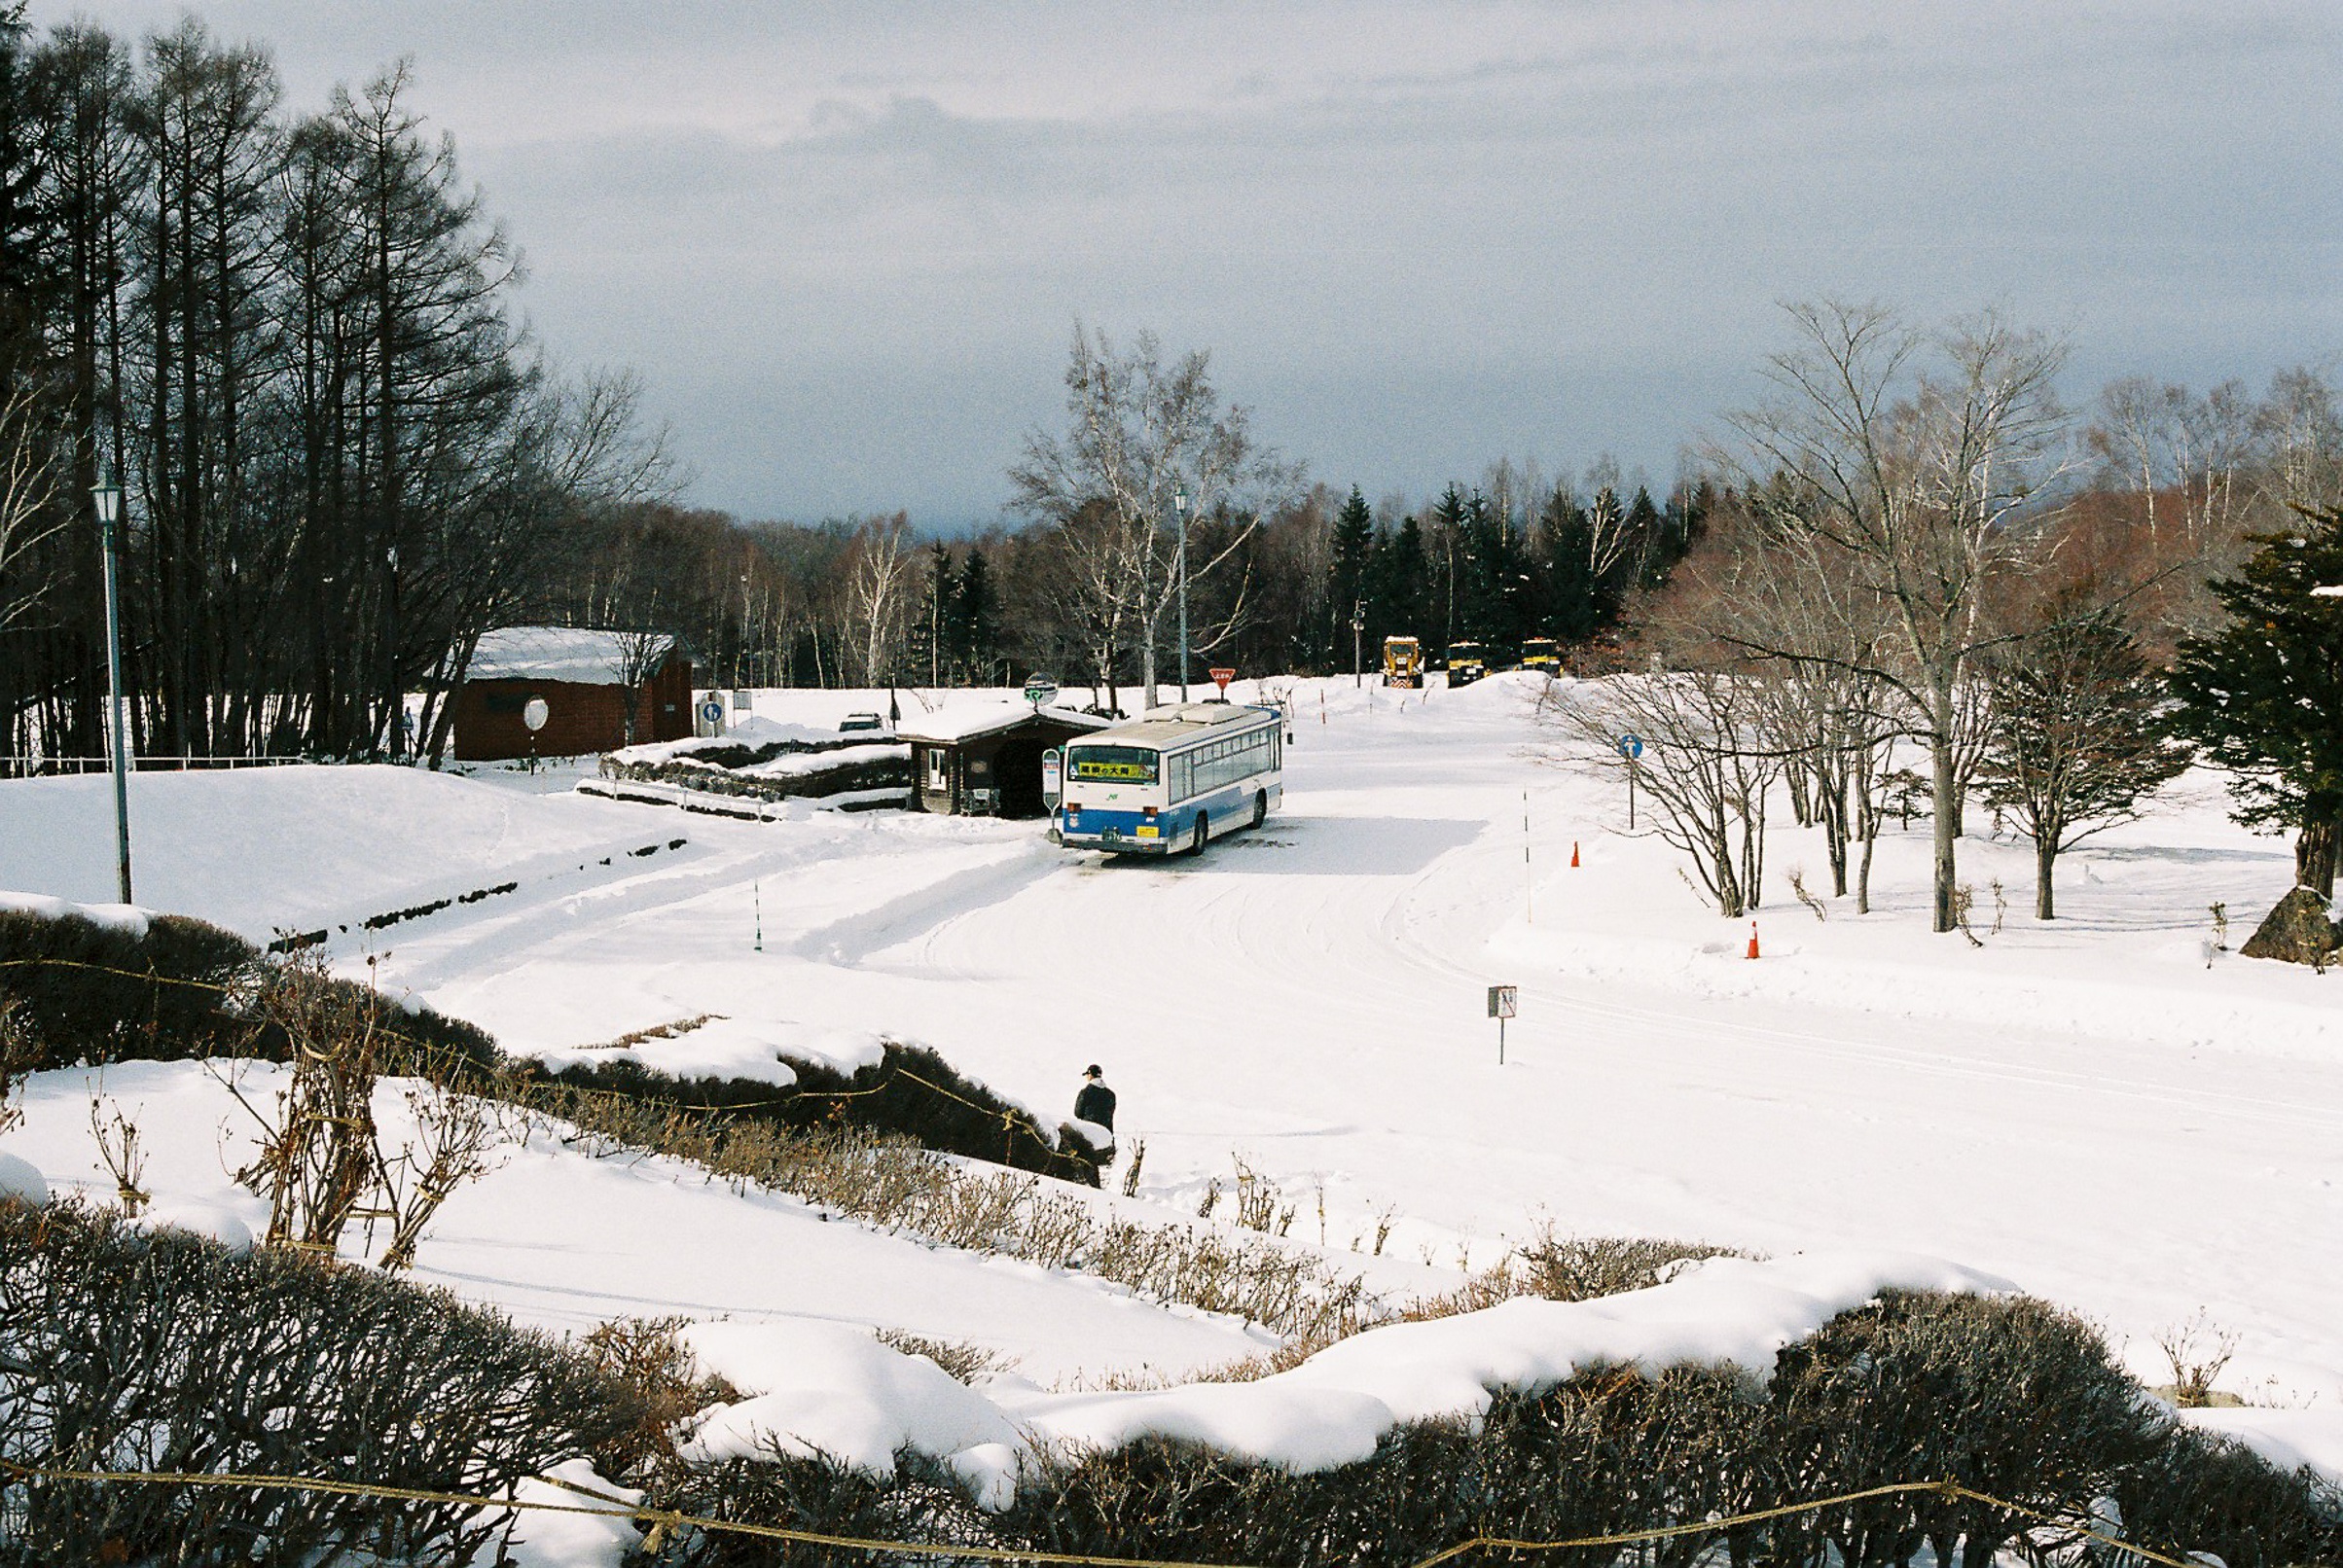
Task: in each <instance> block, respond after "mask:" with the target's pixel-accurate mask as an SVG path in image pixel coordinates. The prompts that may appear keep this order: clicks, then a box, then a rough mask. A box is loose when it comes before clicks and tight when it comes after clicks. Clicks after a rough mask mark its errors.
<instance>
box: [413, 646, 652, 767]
mask: <svg viewBox="0 0 2343 1568" xmlns="http://www.w3.org/2000/svg"><path fill="white" fill-rule="evenodd" d="M630 674H632V675H634V676H636V677H637V679H636V682H635V684H634V686H633V688H632V691H631V693H630V690H629V684H628V676H629V675H630ZM630 695H631V696H632V699H633V702H634V736H633V738H634V740H635V741H636V742H638V743H639V742H642V741H651V740H682V739H684V738H686V737H687V736H689V735H690V734H691V733H692V660H691V658H690V656H689V655H688V654H686V653H685V652H684V651H683V648H682V646H681V645H680V644H678V643H677V642H676V641H675V639H674V638H672V637H667V636H649V635H647V634H645V633H641V632H631V631H594V630H589V629H587V628H585V627H582V626H506V627H504V628H502V629H501V630H497V631H491V632H489V633H487V635H486V636H484V637H482V638H481V639H480V646H479V647H478V648H477V649H475V650H474V651H473V654H472V662H471V665H470V667H469V669H468V670H467V671H466V673H465V677H464V684H463V685H462V686H461V687H460V688H458V689H457V691H456V694H455V698H454V701H455V724H454V729H455V734H454V752H455V758H456V760H457V761H458V762H500V761H503V760H505V759H508V758H514V757H532V756H533V757H579V756H584V755H587V754H589V753H593V752H604V751H609V750H611V749H613V748H614V747H618V746H623V745H625V744H627V739H628V737H627V705H628V700H629V697H630ZM532 697H534V698H538V699H541V700H542V701H543V702H544V703H545V709H546V716H545V728H544V729H542V730H540V731H536V732H534V733H533V734H532V733H531V732H530V731H529V728H528V723H527V713H528V704H529V700H530V698H532Z"/></svg>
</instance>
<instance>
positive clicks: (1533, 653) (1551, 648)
mask: <svg viewBox="0 0 2343 1568" xmlns="http://www.w3.org/2000/svg"><path fill="white" fill-rule="evenodd" d="M1522 668H1524V669H1536V670H1543V671H1545V672H1546V673H1547V674H1548V675H1560V674H1561V673H1562V646H1561V644H1559V643H1557V642H1556V641H1555V640H1554V639H1553V638H1551V637H1531V638H1528V639H1526V640H1525V641H1524V642H1523V643H1522Z"/></svg>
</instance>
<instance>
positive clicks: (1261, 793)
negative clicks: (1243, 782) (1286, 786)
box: [1253, 790, 1269, 828]
mask: <svg viewBox="0 0 2343 1568" xmlns="http://www.w3.org/2000/svg"><path fill="white" fill-rule="evenodd" d="M1268 820H1269V791H1267V790H1255V791H1253V826H1254V827H1256V828H1258V827H1259V826H1261V824H1262V823H1264V822H1267V821H1268Z"/></svg>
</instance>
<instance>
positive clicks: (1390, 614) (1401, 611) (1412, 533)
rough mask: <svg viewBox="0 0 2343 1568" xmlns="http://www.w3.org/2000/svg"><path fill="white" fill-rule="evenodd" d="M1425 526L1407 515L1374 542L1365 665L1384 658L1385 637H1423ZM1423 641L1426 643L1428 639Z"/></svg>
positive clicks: (1425, 616)
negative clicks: (1396, 525) (1394, 527)
mask: <svg viewBox="0 0 2343 1568" xmlns="http://www.w3.org/2000/svg"><path fill="white" fill-rule="evenodd" d="M1429 575H1430V574H1429V572H1428V570H1427V563H1426V561H1425V559H1424V524H1423V523H1422V522H1421V521H1420V520H1418V518H1417V517H1416V516H1415V514H1413V513H1410V514H1409V515H1408V516H1407V517H1406V518H1405V519H1404V520H1403V521H1401V523H1400V524H1399V526H1398V527H1397V528H1396V529H1395V530H1393V531H1392V532H1391V533H1390V534H1389V535H1388V537H1385V538H1382V539H1379V540H1377V541H1376V545H1375V550H1374V553H1373V554H1372V555H1371V556H1370V557H1369V561H1368V571H1367V663H1368V664H1369V665H1370V666H1372V665H1375V664H1377V663H1379V662H1380V661H1381V660H1382V658H1383V639H1384V638H1386V637H1418V638H1424V637H1425V629H1424V628H1425V626H1426V625H1427V624H1428V619H1429V617H1428V611H1429V605H1428V603H1427V602H1426V601H1427V599H1428V598H1429V591H1428V578H1429ZM1425 640H1427V641H1428V638H1426V639H1425Z"/></svg>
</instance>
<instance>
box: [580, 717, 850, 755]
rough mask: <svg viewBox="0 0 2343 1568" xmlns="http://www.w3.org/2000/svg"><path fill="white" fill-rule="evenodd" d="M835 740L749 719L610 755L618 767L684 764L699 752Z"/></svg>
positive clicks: (834, 735)
mask: <svg viewBox="0 0 2343 1568" xmlns="http://www.w3.org/2000/svg"><path fill="white" fill-rule="evenodd" d="M838 738H839V736H838V731H835V730H817V729H815V728H813V727H812V726H811V725H802V724H782V723H781V722H779V721H778V720H775V719H758V718H753V717H752V718H747V719H743V720H741V721H740V722H739V723H738V724H736V725H734V726H733V727H732V729H731V730H729V731H726V732H725V733H723V734H721V735H694V736H691V737H690V738H688V739H684V740H659V741H647V742H645V743H644V744H642V745H639V746H622V747H620V748H619V749H618V750H616V751H614V752H612V753H611V754H610V755H611V757H612V758H613V759H614V760H615V761H618V762H622V763H674V762H688V761H689V760H690V759H691V758H693V757H694V756H696V755H697V754H699V753H701V752H703V751H724V750H729V749H731V748H733V747H736V746H747V747H752V748H753V747H757V746H770V745H794V746H834V745H836V744H837V743H838Z"/></svg>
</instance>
